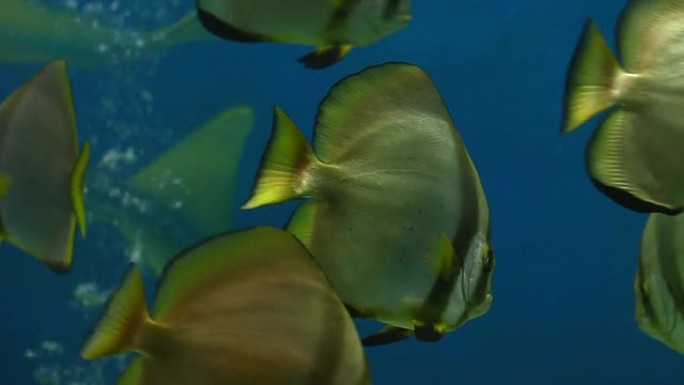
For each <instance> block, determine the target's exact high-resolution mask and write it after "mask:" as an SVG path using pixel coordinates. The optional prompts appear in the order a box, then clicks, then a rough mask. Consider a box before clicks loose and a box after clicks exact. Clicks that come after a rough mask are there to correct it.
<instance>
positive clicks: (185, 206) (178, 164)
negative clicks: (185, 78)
mask: <svg viewBox="0 0 684 385" xmlns="http://www.w3.org/2000/svg"><path fill="white" fill-rule="evenodd" d="M253 123H254V112H253V110H252V109H251V108H250V107H237V108H233V109H230V110H227V111H225V112H223V113H222V114H220V115H218V116H217V117H215V118H214V119H212V120H211V121H209V122H208V123H206V124H204V125H203V126H201V127H200V128H198V129H196V130H195V131H194V132H192V133H190V134H189V135H188V136H187V137H186V138H185V139H183V140H182V141H181V142H180V143H179V144H177V145H176V146H175V147H173V148H172V149H171V150H169V151H167V152H165V153H164V154H162V155H161V156H160V157H159V158H158V159H157V160H156V161H154V162H152V163H151V164H149V165H147V166H146V167H144V168H143V169H142V170H140V171H139V172H138V173H137V174H136V175H135V176H134V177H133V178H132V179H131V180H130V181H129V183H130V185H131V186H132V187H133V188H134V189H138V190H139V191H142V192H145V193H148V194H150V195H151V196H154V197H158V198H160V199H161V200H162V201H164V202H165V203H167V204H168V205H169V206H170V207H172V208H175V209H177V210H178V211H179V212H180V213H182V214H184V216H185V217H186V218H187V219H188V220H190V221H191V222H193V224H195V225H196V226H197V227H198V228H199V229H201V230H202V231H205V232H208V233H209V234H212V233H217V232H222V231H226V230H227V229H228V227H229V226H230V217H231V210H232V208H233V203H234V195H235V183H236V174H237V171H238V168H239V160H240V158H241V157H242V151H243V147H244V143H245V139H246V137H247V135H248V134H249V132H250V130H251V129H252V126H253Z"/></svg>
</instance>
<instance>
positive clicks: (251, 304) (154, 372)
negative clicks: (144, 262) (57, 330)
mask: <svg viewBox="0 0 684 385" xmlns="http://www.w3.org/2000/svg"><path fill="white" fill-rule="evenodd" d="M146 308H147V306H146V304H145V298H144V290H143V282H142V278H141V275H140V272H139V270H138V269H137V267H135V266H134V267H133V268H132V269H131V270H130V271H129V273H128V274H127V276H126V278H125V280H124V282H123V284H122V285H121V287H120V288H119V289H118V290H117V291H116V292H115V293H114V294H113V295H112V297H111V299H110V302H109V305H108V308H107V309H106V311H105V314H104V316H103V317H102V319H101V320H100V321H99V323H98V324H97V325H96V328H95V330H94V332H93V333H92V335H91V336H90V338H89V339H88V340H87V342H86V344H85V346H84V347H83V350H82V353H81V354H82V356H83V357H84V358H86V359H94V358H98V357H102V356H105V355H109V354H117V353H123V352H126V351H130V350H133V351H137V352H140V353H142V355H141V356H139V357H136V358H135V359H134V360H133V361H132V362H131V364H130V366H129V367H128V368H127V369H126V370H125V371H124V372H123V374H122V376H121V379H120V382H119V383H121V384H145V385H187V384H196V385H232V384H254V385H260V384H264V385H266V384H268V385H270V384H284V385H286V384H292V385H301V384H331V385H346V384H351V385H355V384H358V385H367V384H370V378H369V374H368V369H367V366H366V360H365V356H364V354H363V349H362V346H361V341H360V339H359V336H358V334H357V332H356V329H355V326H354V323H353V321H352V319H351V318H350V317H349V314H348V313H347V311H346V309H345V307H344V305H343V304H342V302H341V301H340V299H339V298H338V296H337V295H336V293H335V292H334V291H333V290H332V288H331V287H330V284H329V283H328V281H327V279H326V277H325V275H324V274H323V273H322V272H321V270H320V269H319V268H318V266H317V265H316V264H315V263H314V261H313V260H312V259H311V256H310V255H309V253H308V252H307V251H306V249H305V248H304V246H303V245H302V244H301V243H300V242H298V241H297V240H296V239H295V238H294V236H292V235H291V234H289V233H287V232H285V231H282V230H278V229H275V228H268V227H261V228H253V229H250V230H244V231H240V232H237V233H232V234H224V235H219V236H216V237H214V238H211V239H209V240H206V241H205V242H201V243H199V244H197V245H196V246H194V247H193V248H191V249H190V250H188V251H186V252H184V253H182V254H181V255H180V256H178V257H177V258H176V259H174V260H173V261H171V262H170V263H169V264H168V265H167V267H166V269H165V271H164V275H163V276H162V278H161V282H160V285H159V290H158V292H157V296H156V299H155V304H154V308H153V311H152V316H151V317H150V316H149V315H148V314H147V310H146Z"/></svg>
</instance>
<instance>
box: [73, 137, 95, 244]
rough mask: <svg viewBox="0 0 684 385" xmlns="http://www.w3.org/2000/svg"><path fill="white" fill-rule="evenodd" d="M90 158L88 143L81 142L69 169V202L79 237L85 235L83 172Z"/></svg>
mask: <svg viewBox="0 0 684 385" xmlns="http://www.w3.org/2000/svg"><path fill="white" fill-rule="evenodd" d="M89 159H90V143H88V142H85V143H83V147H82V148H81V153H80V154H79V155H78V159H76V163H74V168H73V169H72V170H71V181H70V186H69V187H70V190H71V204H72V205H73V210H74V215H75V216H76V223H77V224H78V228H79V230H80V231H81V238H85V236H86V215H85V203H84V200H83V186H84V179H85V172H86V169H87V168H88V160H89Z"/></svg>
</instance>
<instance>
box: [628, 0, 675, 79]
mask: <svg viewBox="0 0 684 385" xmlns="http://www.w3.org/2000/svg"><path fill="white" fill-rule="evenodd" d="M682 19H684V2H682V1H679V0H633V1H630V2H629V4H628V5H627V7H626V8H625V9H624V11H622V15H621V16H620V21H619V24H618V28H617V31H618V37H619V39H618V43H619V46H620V55H621V57H622V60H623V65H624V67H625V69H626V70H627V71H629V72H641V71H643V70H644V69H645V68H646V67H648V65H649V64H650V63H651V62H652V60H653V59H656V57H657V56H658V55H655V54H654V53H653V52H655V51H657V50H659V49H661V44H665V43H666V41H665V39H663V36H662V34H661V33H659V30H660V31H665V30H666V29H668V28H669V27H668V25H672V24H673V23H677V24H678V25H681V21H682ZM674 28H677V29H681V27H680V26H676V27H674Z"/></svg>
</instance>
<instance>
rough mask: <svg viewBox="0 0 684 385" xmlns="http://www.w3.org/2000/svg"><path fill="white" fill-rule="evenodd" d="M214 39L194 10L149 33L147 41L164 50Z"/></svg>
mask: <svg viewBox="0 0 684 385" xmlns="http://www.w3.org/2000/svg"><path fill="white" fill-rule="evenodd" d="M212 38H213V35H211V34H210V33H208V32H207V31H206V30H205V29H204V27H203V26H202V23H201V22H200V20H199V18H198V16H197V12H196V11H195V10H192V11H190V12H188V13H186V14H185V15H183V17H181V18H180V19H179V20H178V21H176V22H175V23H173V24H171V25H169V26H166V27H163V28H160V29H158V30H154V31H151V32H148V33H147V35H146V39H145V40H146V41H149V42H151V43H152V44H153V45H156V46H159V47H160V48H164V47H171V46H174V45H179V44H185V43H194V42H201V41H208V40H210V39H212Z"/></svg>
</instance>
